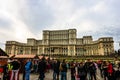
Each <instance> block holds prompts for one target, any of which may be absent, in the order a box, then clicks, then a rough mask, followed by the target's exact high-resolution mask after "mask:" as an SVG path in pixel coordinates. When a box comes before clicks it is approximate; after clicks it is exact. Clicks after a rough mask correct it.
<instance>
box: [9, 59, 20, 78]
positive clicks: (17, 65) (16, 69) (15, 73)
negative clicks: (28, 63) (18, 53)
mask: <svg viewBox="0 0 120 80" xmlns="http://www.w3.org/2000/svg"><path fill="white" fill-rule="evenodd" d="M11 65H12V66H13V68H12V74H11V78H10V80H13V77H14V76H15V80H19V79H18V72H19V69H20V62H18V60H17V59H14V60H13V61H12V62H11Z"/></svg>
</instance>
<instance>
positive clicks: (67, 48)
mask: <svg viewBox="0 0 120 80" xmlns="http://www.w3.org/2000/svg"><path fill="white" fill-rule="evenodd" d="M76 32H77V31H76V29H68V30H44V31H43V39H42V40H36V39H34V38H28V39H27V43H20V42H17V41H6V46H5V48H6V53H8V54H15V55H16V54H38V55H41V54H44V55H69V56H83V55H84V56H86V55H87V56H89V55H110V54H111V53H113V52H114V45H113V43H114V41H113V38H112V37H102V38H99V39H98V40H96V41H93V39H92V36H83V38H77V37H76V36H77V34H76Z"/></svg>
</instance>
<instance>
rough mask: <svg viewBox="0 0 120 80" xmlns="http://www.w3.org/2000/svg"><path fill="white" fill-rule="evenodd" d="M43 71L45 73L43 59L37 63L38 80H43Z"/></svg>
mask: <svg viewBox="0 0 120 80" xmlns="http://www.w3.org/2000/svg"><path fill="white" fill-rule="evenodd" d="M45 71H46V61H45V58H44V57H43V58H42V60H41V61H40V62H39V63H38V72H39V79H40V80H44V78H45Z"/></svg>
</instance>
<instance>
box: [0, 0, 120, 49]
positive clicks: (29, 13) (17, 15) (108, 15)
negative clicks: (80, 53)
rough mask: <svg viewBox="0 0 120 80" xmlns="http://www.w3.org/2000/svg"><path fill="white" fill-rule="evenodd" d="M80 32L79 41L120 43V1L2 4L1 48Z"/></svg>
mask: <svg viewBox="0 0 120 80" xmlns="http://www.w3.org/2000/svg"><path fill="white" fill-rule="evenodd" d="M72 28H75V29H77V37H78V38H82V37H83V36H86V35H91V36H93V39H94V40H97V39H98V38H100V37H113V38H114V41H115V42H114V43H115V49H118V48H119V45H118V42H119V41H120V0H0V48H2V49H4V48H5V42H6V41H9V40H14V41H18V42H25V43H26V41H27V38H36V39H38V40H40V39H42V31H43V30H58V29H60V30H63V29H72Z"/></svg>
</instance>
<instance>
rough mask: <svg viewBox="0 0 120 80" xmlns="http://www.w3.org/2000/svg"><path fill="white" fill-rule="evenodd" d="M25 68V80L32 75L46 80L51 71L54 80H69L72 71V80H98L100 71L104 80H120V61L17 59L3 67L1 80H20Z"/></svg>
mask: <svg viewBox="0 0 120 80" xmlns="http://www.w3.org/2000/svg"><path fill="white" fill-rule="evenodd" d="M21 66H23V67H24V68H23V72H22V73H23V80H30V74H31V73H37V74H39V77H38V80H44V79H45V73H46V72H48V73H49V70H52V72H53V80H59V79H60V80H68V79H67V72H68V70H70V74H71V80H97V76H96V75H97V71H98V70H99V71H100V77H102V78H103V80H120V61H119V60H114V63H112V62H110V61H102V60H100V61H97V62H95V61H92V60H91V59H88V60H86V61H80V62H76V61H74V60H72V61H69V62H68V61H66V60H65V59H63V60H62V61H60V60H58V59H52V60H50V59H45V57H43V58H42V59H40V60H34V61H33V60H31V59H27V61H26V62H25V64H23V63H22V62H20V61H19V60H17V59H12V60H10V59H8V61H7V64H5V65H4V66H3V77H2V78H0V80H19V73H20V68H21Z"/></svg>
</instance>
